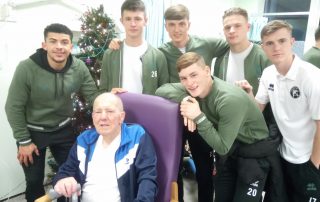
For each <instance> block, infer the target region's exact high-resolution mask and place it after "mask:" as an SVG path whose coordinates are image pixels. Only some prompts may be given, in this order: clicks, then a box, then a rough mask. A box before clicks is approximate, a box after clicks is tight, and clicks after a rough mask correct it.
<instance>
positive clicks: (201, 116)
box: [194, 112, 207, 125]
mask: <svg viewBox="0 0 320 202" xmlns="http://www.w3.org/2000/svg"><path fill="white" fill-rule="evenodd" d="M206 118H207V117H206V115H205V114H204V113H203V112H201V114H200V115H199V116H197V117H196V118H195V119H194V122H195V123H196V124H197V125H198V124H200V123H202V122H203V121H204V120H206Z"/></svg>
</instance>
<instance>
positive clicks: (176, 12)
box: [164, 4, 190, 20]
mask: <svg viewBox="0 0 320 202" xmlns="http://www.w3.org/2000/svg"><path fill="white" fill-rule="evenodd" d="M189 15H190V14H189V10H188V8H187V7H186V6H184V5H182V4H177V5H173V6H170V7H169V8H168V9H167V10H166V11H165V13H164V19H165V20H183V19H187V20H189Z"/></svg>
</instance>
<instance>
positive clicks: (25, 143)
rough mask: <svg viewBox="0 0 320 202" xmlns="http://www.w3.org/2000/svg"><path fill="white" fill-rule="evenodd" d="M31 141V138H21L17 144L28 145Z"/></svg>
mask: <svg viewBox="0 0 320 202" xmlns="http://www.w3.org/2000/svg"><path fill="white" fill-rule="evenodd" d="M31 143H32V141H31V139H28V140H22V141H19V142H18V144H19V145H20V146H27V145H29V144H31Z"/></svg>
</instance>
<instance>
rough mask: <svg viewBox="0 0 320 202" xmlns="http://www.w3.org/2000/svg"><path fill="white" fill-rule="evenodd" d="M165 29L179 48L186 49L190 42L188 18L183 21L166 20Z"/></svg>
mask: <svg viewBox="0 0 320 202" xmlns="http://www.w3.org/2000/svg"><path fill="white" fill-rule="evenodd" d="M165 27H166V30H167V32H168V34H169V36H170V38H171V41H172V43H173V44H174V45H175V46H176V47H178V48H183V47H185V45H186V44H187V42H188V40H189V35H188V31H189V28H190V22H189V20H188V19H187V18H184V19H181V20H166V24H165Z"/></svg>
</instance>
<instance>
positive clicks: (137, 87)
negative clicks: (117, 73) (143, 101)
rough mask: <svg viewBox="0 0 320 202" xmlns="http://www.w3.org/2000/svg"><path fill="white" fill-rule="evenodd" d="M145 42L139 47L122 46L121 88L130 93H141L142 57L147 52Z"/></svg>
mask: <svg viewBox="0 0 320 202" xmlns="http://www.w3.org/2000/svg"><path fill="white" fill-rule="evenodd" d="M147 48H148V44H147V42H146V41H143V43H142V44H141V45H140V46H137V47H132V46H128V45H127V44H126V43H125V42H124V46H123V61H122V64H123V73H122V88H124V89H126V90H127V91H128V92H132V93H142V89H143V86H142V56H143V54H144V53H145V52H146V51H147Z"/></svg>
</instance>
